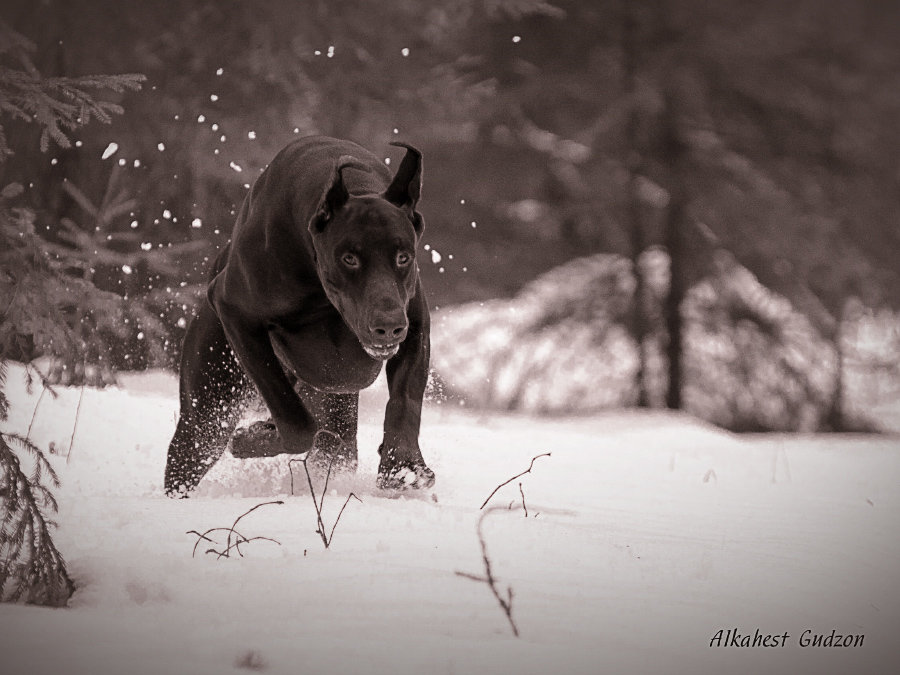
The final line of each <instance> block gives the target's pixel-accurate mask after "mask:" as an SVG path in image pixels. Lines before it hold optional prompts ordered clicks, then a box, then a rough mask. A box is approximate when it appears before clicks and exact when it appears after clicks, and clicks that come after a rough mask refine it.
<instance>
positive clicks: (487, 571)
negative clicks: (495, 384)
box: [456, 460, 533, 637]
mask: <svg viewBox="0 0 900 675" xmlns="http://www.w3.org/2000/svg"><path fill="white" fill-rule="evenodd" d="M532 461H533V460H532ZM502 510H503V509H501V508H500V507H492V508H489V509H488V510H487V511H485V512H484V513H482V514H481V517H480V518H479V519H478V528H477V529H478V543H479V544H480V545H481V559H482V561H483V562H484V576H478V575H477V574H471V573H470V572H459V571H457V572H456V575H457V576H460V577H463V578H464V579H470V580H472V581H477V582H479V583H483V584H487V585H488V587H489V588H490V589H491V593H492V594H493V595H494V597H495V598H496V599H497V604H499V605H500V609H502V610H503V613H504V614H505V615H506V619H507V621H509V626H510V628H511V629H512V632H513V635H515V636H516V637H519V628H518V626H516V622H515V620H514V619H513V614H512V604H513V589H512V586H507V587H506V595H505V597H504V595H502V594H501V593H500V591H499V590H498V589H497V579H496V577H494V572H493V569H492V567H491V559H490V556H488V551H487V543H486V542H485V540H484V532H483V531H482V525H483V523H484V519H485V518H486V517H487V516H489V515H490V514H491V513H494V512H496V511H502Z"/></svg>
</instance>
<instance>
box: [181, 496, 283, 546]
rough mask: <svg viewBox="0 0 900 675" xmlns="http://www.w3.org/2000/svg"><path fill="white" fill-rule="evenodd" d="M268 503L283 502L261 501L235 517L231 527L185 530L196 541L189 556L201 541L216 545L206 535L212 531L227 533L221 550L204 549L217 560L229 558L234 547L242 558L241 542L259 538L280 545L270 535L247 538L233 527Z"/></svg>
mask: <svg viewBox="0 0 900 675" xmlns="http://www.w3.org/2000/svg"><path fill="white" fill-rule="evenodd" d="M270 504H284V502H282V501H273V502H263V503H262V504H257V505H256V506H254V507H253V508H252V509H250V510H249V511H245V512H244V513H242V514H241V515H239V516H238V517H237V518H235V520H234V522H233V523H232V524H231V527H211V528H210V529H208V530H206V532H203V533H202V534H201V533H200V532H198V531H197V530H188V531H187V532H185V534H193V535H195V536H196V537H197V541H196V543H194V551H193V552H192V553H191V557H192V558H193V557H194V556H195V555H196V554H197V547H198V546H199V545H200V542H201V541H208V542H210V543H213V544H216V545H218V542H217V541H215V540H214V539H210V537H209V536H208V535H209V534H211V533H213V532H227V533H228V538H227V539H226V541H225V548H224V549H223V550H221V551H217V550H216V549H214V548H210V549H207V551H206V552H207V553H215V554H216V555H217V556H218V557H217V560H221V559H222V558H230V557H231V556H230V553H231V549H234V550H235V551H237V553H238V555H239V556H241V557H242V558H243V557H244V554H243V553H242V552H241V544H249V543H250V542H251V541H257V540H259V539H263V540H265V541H271V542H273V543H275V544H278V545H279V546H281V542H280V541H277V540H275V539H271V538H270V537H249V538H248V537H245V536H244V535H243V534H241V533H240V532H238V531H237V529H235V528H237V524H238V523H239V522H240V521H241V518H243V517H244V516H248V515H250V514H251V513H253V512H254V511H256V509H258V508H261V507H263V506H268V505H270Z"/></svg>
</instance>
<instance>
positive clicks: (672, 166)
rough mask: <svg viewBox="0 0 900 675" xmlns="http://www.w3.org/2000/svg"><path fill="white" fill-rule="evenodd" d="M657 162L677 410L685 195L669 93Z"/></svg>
mask: <svg viewBox="0 0 900 675" xmlns="http://www.w3.org/2000/svg"><path fill="white" fill-rule="evenodd" d="M661 123H662V129H661V131H662V153H661V160H662V163H663V165H664V167H665V170H666V173H667V176H668V188H669V205H668V210H667V213H666V219H665V223H664V226H663V227H664V233H663V242H664V245H665V247H666V250H667V251H668V253H669V260H670V263H669V265H670V268H669V269H670V281H669V291H668V293H667V294H666V297H665V299H664V301H663V307H662V311H663V320H664V322H665V326H666V333H667V335H668V342H667V344H666V357H667V360H668V365H669V377H668V387H667V391H666V407H667V408H670V409H672V410H680V409H681V407H682V389H683V386H684V377H683V375H684V372H683V357H684V324H683V320H682V316H681V305H682V303H683V301H684V296H685V292H686V290H687V289H686V285H687V284H686V277H685V271H686V269H685V268H686V261H685V256H686V254H687V250H686V249H687V247H686V244H685V237H684V234H685V230H686V227H685V218H686V215H687V194H686V188H685V184H684V171H685V170H686V168H685V166H684V159H685V153H686V148H685V145H684V143H683V142H682V139H681V131H680V110H679V101H678V97H677V93H676V92H674V91H673V90H669V91H667V92H666V94H665V109H664V111H663V114H662V120H661Z"/></svg>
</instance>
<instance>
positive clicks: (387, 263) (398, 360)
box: [165, 136, 435, 497]
mask: <svg viewBox="0 0 900 675" xmlns="http://www.w3.org/2000/svg"><path fill="white" fill-rule="evenodd" d="M392 145H397V146H400V147H403V148H405V149H406V154H405V156H404V158H403V160H402V161H401V163H400V165H399V167H398V168H397V171H396V173H395V174H394V175H393V176H392V175H391V172H390V171H389V170H388V168H387V167H386V166H385V163H384V162H382V161H380V160H379V159H378V158H377V157H376V156H375V155H374V154H372V153H371V152H369V151H368V150H366V149H364V148H362V147H361V146H359V145H357V144H355V143H353V142H350V141H346V140H339V139H335V138H327V137H324V136H311V137H307V138H302V139H298V140H296V141H294V142H293V143H291V144H289V145H287V146H286V147H285V148H284V149H283V150H281V152H279V153H278V154H277V155H276V156H275V158H274V159H273V160H272V162H271V164H269V166H268V167H267V168H266V169H265V170H264V171H263V172H262V173H261V174H260V176H259V177H258V178H257V180H256V182H255V183H254V185H253V187H252V188H251V190H250V192H249V194H248V195H247V197H246V199H245V200H244V202H243V205H242V207H241V210H240V212H239V214H238V217H237V220H236V223H235V227H234V232H233V234H232V238H231V240H230V242H229V244H228V245H227V246H226V247H225V248H224V249H223V250H222V251H221V253H220V254H219V256H218V257H217V258H216V260H215V263H214V264H213V268H212V270H211V274H210V281H209V285H208V290H207V296H206V301H205V302H202V303H201V306H200V308H199V311H198V313H197V316H196V317H195V318H194V319H193V320H192V321H191V323H190V325H189V327H188V330H187V333H186V335H185V339H184V348H183V353H182V359H181V368H180V384H179V401H180V416H179V420H178V424H177V427H176V429H175V434H174V436H173V438H172V441H171V443H170V445H169V450H168V457H167V461H166V470H165V492H166V494H167V495H168V496H171V497H185V496H188V494H189V493H190V492H191V491H192V490H194V489H195V488H196V487H197V485H198V484H199V482H200V480H201V479H202V478H203V476H204V475H205V474H206V472H207V471H208V470H209V468H210V467H211V466H212V465H213V464H214V463H215V462H216V460H217V459H218V458H219V457H220V456H221V454H222V452H223V451H224V449H225V447H226V445H227V444H228V442H229V440H230V439H231V437H232V434H234V431H235V427H236V425H237V423H238V421H239V419H240V416H241V414H242V412H243V409H244V404H245V401H246V395H245V394H246V392H247V390H248V388H249V387H250V386H254V387H255V388H256V389H257V390H258V393H259V395H260V396H261V398H262V400H263V402H264V403H265V404H266V406H267V407H268V410H269V413H270V414H271V421H270V422H266V423H257V425H256V431H260V425H261V426H262V429H261V431H262V433H261V436H262V437H265V436H266V433H268V437H269V439H270V440H271V441H273V442H272V443H270V444H269V445H268V446H267V445H266V443H264V442H259V443H256V444H254V443H252V442H250V443H243V444H241V443H238V440H239V439H238V436H235V439H234V441H233V447H232V452H233V453H234V454H235V455H236V456H249V455H258V454H262V455H271V454H277V453H281V452H284V453H290V454H303V453H308V452H310V451H311V450H313V448H314V445H316V444H317V443H318V444H319V446H321V445H322V443H321V441H322V439H323V438H333V439H340V440H339V443H338V449H334V448H332V452H334V453H336V456H337V460H338V461H339V462H341V463H343V464H344V465H345V466H349V467H351V468H355V466H356V459H357V446H356V432H357V421H358V410H359V391H360V390H361V389H364V388H366V387H368V386H369V385H371V384H372V383H373V382H374V381H375V379H376V378H377V377H378V375H379V373H380V372H381V370H382V367H385V368H386V371H387V382H388V389H389V400H388V403H387V406H386V410H385V417H384V437H383V442H382V443H381V446H380V447H379V449H378V452H379V454H380V462H379V466H378V476H377V485H378V487H379V488H382V489H385V490H402V489H420V488H428V487H431V486H432V485H433V484H434V481H435V476H434V472H433V471H432V470H431V469H429V468H428V467H427V466H426V464H425V461H424V459H423V457H422V452H421V450H420V448H419V440H418V437H419V428H420V424H421V415H422V399H423V396H424V392H425V385H426V382H427V379H428V365H429V350H430V341H429V329H430V319H429V313H428V304H427V302H426V299H425V294H424V292H423V291H422V286H421V282H420V280H419V271H418V266H417V263H416V249H417V246H418V243H419V240H420V238H421V236H422V231H423V229H424V226H425V223H424V220H423V218H422V215H421V214H420V213H419V212H418V210H417V206H418V202H419V197H420V194H421V189H422V154H421V153H420V152H419V151H418V150H417V149H415V148H414V147H412V146H411V145H407V144H405V143H392ZM322 431H325V432H330V433H326V434H323V433H321V432H322ZM258 435H259V434H258ZM245 440H246V439H245ZM254 445H256V446H257V447H256V449H255V450H254V447H253V446H254ZM239 446H240V447H239ZM333 459H334V458H333Z"/></svg>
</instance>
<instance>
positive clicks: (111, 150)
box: [100, 143, 119, 159]
mask: <svg viewBox="0 0 900 675" xmlns="http://www.w3.org/2000/svg"><path fill="white" fill-rule="evenodd" d="M118 149H119V144H118V143H110V144H109V145H107V146H106V150H104V151H103V154H102V155H101V156H100V159H109V158H110V157H112V156H113V155H114V154H116V151H117V150H118Z"/></svg>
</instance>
